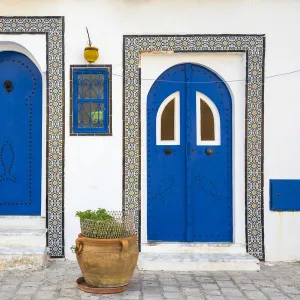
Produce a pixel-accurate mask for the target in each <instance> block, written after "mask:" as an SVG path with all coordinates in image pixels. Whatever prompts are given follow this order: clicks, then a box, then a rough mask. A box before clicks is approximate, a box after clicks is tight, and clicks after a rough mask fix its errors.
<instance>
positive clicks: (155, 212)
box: [147, 64, 232, 242]
mask: <svg viewBox="0 0 300 300" xmlns="http://www.w3.org/2000/svg"><path fill="white" fill-rule="evenodd" d="M174 82H175V83H174ZM205 82H209V83H205ZM212 82H213V83H212ZM177 91H179V93H180V145H156V121H155V120H156V115H157V111H158V108H159V107H160V105H161V103H162V102H163V101H164V100H165V99H166V98H167V97H168V96H169V95H171V94H173V93H175V92H177ZM197 91H198V92H200V93H202V94H204V95H206V96H207V97H209V98H210V99H211V100H212V101H213V102H214V104H215V105H216V107H217V109H218V111H219V114H220V120H221V144H220V145H205V146H204V145H197V139H196V136H197V134H196V124H197V120H196V92H197ZM231 105H232V104H231V96H230V92H229V90H228V88H227V86H226V84H225V83H224V82H223V80H222V79H221V78H220V77H219V76H217V75H216V74H215V73H214V72H212V71H211V70H209V69H207V68H205V67H203V66H199V65H195V64H180V65H176V66H173V67H171V68H169V69H168V70H166V71H165V72H164V73H163V74H162V75H160V76H159V78H158V79H157V80H156V81H155V82H154V84H153V86H152V87H151V89H150V92H149V94H148V99H147V155H148V157H147V206H148V210H147V218H148V220H147V221H148V240H153V241H182V242H183V241H188V242H192V241H197V242H230V241H232V107H231ZM166 148H171V149H172V153H171V154H166V153H165V149H166ZM208 148H209V151H207V149H208ZM210 150H211V151H212V154H211V155H208V153H209V154H210Z"/></svg>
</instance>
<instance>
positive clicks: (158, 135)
mask: <svg viewBox="0 0 300 300" xmlns="http://www.w3.org/2000/svg"><path fill="white" fill-rule="evenodd" d="M172 100H174V102H175V104H174V114H175V116H174V137H175V139H174V140H170V141H167V140H164V141H162V140H161V116H162V113H163V112H164V110H165V108H166V106H167V105H168V104H169V103H170V102H171V101H172ZM156 145H180V92H179V91H177V92H175V93H173V94H171V95H170V96H168V97H167V98H166V99H165V100H164V101H163V102H162V103H161V105H160V107H159V109H158V111H157V115H156Z"/></svg>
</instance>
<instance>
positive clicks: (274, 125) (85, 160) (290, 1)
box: [0, 0, 300, 260]
mask: <svg viewBox="0 0 300 300" xmlns="http://www.w3.org/2000/svg"><path fill="white" fill-rule="evenodd" d="M0 11H1V13H0V14H1V15H3V16H12V15H14V16H27V15H33V16H45V15H50V16H51V15H61V16H65V68H66V74H65V75H66V76H65V78H66V89H65V92H66V94H65V99H66V120H65V121H66V147H65V156H66V161H65V163H66V168H65V237H66V238H65V242H66V257H67V258H73V259H74V255H73V254H71V252H70V251H69V248H70V246H71V245H72V244H73V243H74V239H75V238H76V235H77V233H78V232H79V222H78V220H76V219H75V217H74V215H75V212H76V211H77V210H84V209H87V208H97V207H105V208H108V209H120V208H121V204H122V77H121V75H122V47H123V45H122V43H123V40H122V36H123V34H194V33H195V34H220V33H230V34H266V47H267V48H266V75H267V76H268V75H272V74H277V73H284V72H287V71H291V70H295V69H300V54H299V53H300V42H299V39H298V36H299V32H298V31H299V30H298V28H299V27H300V19H299V16H298V15H299V11H300V2H299V1H297V0H276V1H274V0H264V1H262V0H244V1H241V0H226V1H224V0H209V1H208V0H189V1H186V0H164V1H161V0H114V1H112V0H99V1H93V0H76V1H74V0H44V1H36V0H27V1H26V2H24V1H21V0H18V1H17V0H15V1H11V0H2V1H1V2H0ZM85 26H88V28H89V31H90V34H91V38H92V42H93V44H94V45H96V46H98V47H99V50H100V59H99V60H98V62H97V63H99V64H105V63H106V64H112V65H113V73H114V74H117V75H114V76H113V93H112V94H113V136H112V137H70V136H69V134H68V133H69V66H70V64H82V63H85V61H84V59H83V56H82V53H83V49H84V47H85V46H86V45H87V37H86V32H85ZM14 38H15V37H12V38H11V39H10V41H14ZM23 43H24V45H25V41H24V42H23ZM29 44H30V43H29ZM26 46H28V43H27V44H26ZM29 46H30V45H29ZM35 46H37V45H35ZM37 47H38V46H37ZM38 52H39V51H38ZM32 53H33V51H32ZM33 55H36V59H37V61H38V60H39V59H38V56H39V55H40V52H39V53H37V54H34V53H33ZM220 64H221V62H220ZM299 83H300V73H295V74H293V75H287V76H281V77H276V78H272V79H271V78H270V79H266V84H265V127H264V128H265V143H264V145H265V155H264V162H265V164H264V176H265V180H264V184H265V187H264V196H265V206H264V221H265V249H266V259H267V260H299V259H300V239H299V236H300V214H299V213H281V214H280V213H277V212H270V211H269V179H271V178H300V159H299V155H298V153H300V139H299V138H298V135H299V134H298V132H299V129H300V121H299V120H300V118H299V117H298V114H299V111H300V101H299V100H298V97H299V92H300V84H299ZM236 130H240V129H239V128H237V129H236Z"/></svg>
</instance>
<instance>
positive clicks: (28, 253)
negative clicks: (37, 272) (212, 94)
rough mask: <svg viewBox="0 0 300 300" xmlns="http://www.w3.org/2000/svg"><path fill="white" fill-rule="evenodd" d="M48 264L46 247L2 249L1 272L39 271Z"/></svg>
mask: <svg viewBox="0 0 300 300" xmlns="http://www.w3.org/2000/svg"><path fill="white" fill-rule="evenodd" d="M46 262H47V251H46V247H32V248H31V247H22V248H11V247H0V270H10V269H19V270H27V269H39V268H42V267H44V266H45V264H46Z"/></svg>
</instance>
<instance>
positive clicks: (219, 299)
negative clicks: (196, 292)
mask: <svg viewBox="0 0 300 300" xmlns="http://www.w3.org/2000/svg"><path fill="white" fill-rule="evenodd" d="M224 299H225V298H224V297H223V296H207V297H206V300H224Z"/></svg>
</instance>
